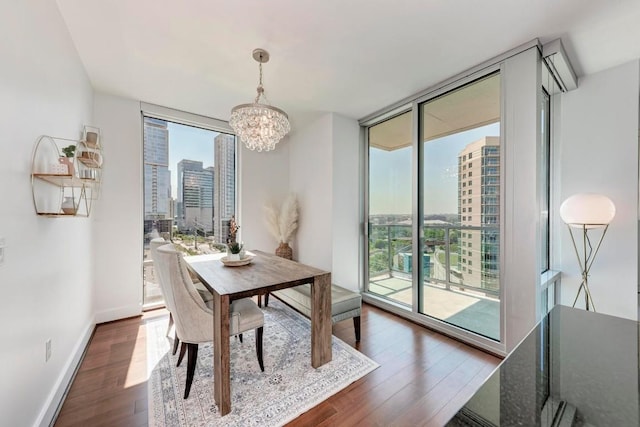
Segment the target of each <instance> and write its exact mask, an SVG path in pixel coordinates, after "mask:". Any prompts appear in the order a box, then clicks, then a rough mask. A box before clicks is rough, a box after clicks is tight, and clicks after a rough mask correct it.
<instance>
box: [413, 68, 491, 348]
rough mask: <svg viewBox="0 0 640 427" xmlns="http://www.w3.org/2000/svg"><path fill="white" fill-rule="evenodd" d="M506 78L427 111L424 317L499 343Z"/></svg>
mask: <svg viewBox="0 0 640 427" xmlns="http://www.w3.org/2000/svg"><path fill="white" fill-rule="evenodd" d="M500 99H501V98H500V74H497V73H496V74H493V75H490V76H488V77H483V78H481V79H479V80H476V81H474V82H472V83H469V84H467V85H464V86H462V87H460V88H457V89H456V90H453V91H451V92H447V93H445V94H443V95H441V96H439V97H437V98H435V99H431V100H429V101H427V102H424V103H423V104H421V105H420V115H419V117H420V120H421V123H420V130H421V133H420V144H422V147H421V148H422V162H421V163H422V171H423V180H422V182H423V188H422V191H421V194H422V208H423V226H424V235H423V239H424V240H423V245H422V251H421V252H422V260H423V263H424V266H423V268H422V271H423V272H424V273H425V274H424V278H423V280H421V281H420V284H421V286H420V288H419V289H420V291H421V292H420V294H421V299H420V301H419V302H420V305H419V311H420V312H421V313H423V314H426V315H428V316H431V317H434V318H436V319H438V320H442V321H445V322H447V323H449V324H452V325H455V326H458V327H460V328H463V329H466V330H468V331H471V332H474V333H476V334H480V335H483V336H485V337H488V338H491V339H494V340H499V339H500V264H499V258H500V212H501V209H500V201H501V197H500V194H501V191H500V182H501V173H500V172H501V162H500V151H501V143H500Z"/></svg>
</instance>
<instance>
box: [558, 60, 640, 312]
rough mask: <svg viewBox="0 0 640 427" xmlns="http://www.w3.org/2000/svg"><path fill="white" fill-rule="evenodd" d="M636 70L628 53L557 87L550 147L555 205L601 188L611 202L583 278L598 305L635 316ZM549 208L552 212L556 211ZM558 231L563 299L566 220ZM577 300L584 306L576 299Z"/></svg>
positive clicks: (572, 269)
mask: <svg viewBox="0 0 640 427" xmlns="http://www.w3.org/2000/svg"><path fill="white" fill-rule="evenodd" d="M639 75H640V72H639V64H638V61H637V60H635V61H632V62H629V63H627V64H624V65H621V66H618V67H615V68H612V69H609V70H605V71H602V72H600V73H597V74H593V75H589V76H586V77H583V78H581V79H580V82H579V86H578V89H576V90H574V91H571V92H568V93H565V94H563V95H562V99H561V119H560V121H561V124H560V130H559V138H558V140H557V142H556V150H557V151H556V153H555V154H556V155H557V156H558V157H559V159H558V162H559V164H560V168H559V171H558V178H559V180H558V181H557V182H558V183H559V191H558V197H557V198H556V200H557V203H556V206H557V207H558V208H559V206H560V203H561V202H562V201H563V200H565V199H566V198H567V197H569V196H571V195H573V194H575V193H582V192H594V193H602V194H605V195H606V196H608V197H609V198H611V200H613V203H614V204H615V205H616V216H615V218H614V220H613V222H612V223H611V225H610V227H609V231H608V232H607V235H606V237H605V240H604V242H603V243H602V246H601V248H600V252H599V253H598V256H597V258H596V260H595V262H594V264H593V268H592V269H591V274H590V277H589V285H590V289H591V293H592V296H593V300H594V303H595V306H596V310H597V311H598V312H600V313H605V314H611V315H614V316H620V317H626V318H629V319H633V320H637V317H638V305H637V304H638V299H637V291H638V224H637V221H638V96H639V80H638V79H639ZM553 214H554V215H556V216H557V215H559V214H558V211H557V210H556V212H554V213H553ZM556 221H558V220H557V219H556ZM558 222H559V221H558ZM560 230H561V233H560V234H559V235H560V242H559V243H560V246H559V251H560V252H559V254H560V262H559V266H558V269H559V270H562V272H563V277H562V301H561V302H562V303H563V304H567V305H570V304H572V303H573V299H574V298H575V295H576V292H577V290H578V285H579V283H580V269H579V268H578V264H577V260H576V258H575V253H574V249H573V246H572V244H571V240H570V237H569V233H568V231H567V229H566V227H565V226H562V227H560ZM580 302H581V303H582V305H580V307H584V302H583V298H581V301H580Z"/></svg>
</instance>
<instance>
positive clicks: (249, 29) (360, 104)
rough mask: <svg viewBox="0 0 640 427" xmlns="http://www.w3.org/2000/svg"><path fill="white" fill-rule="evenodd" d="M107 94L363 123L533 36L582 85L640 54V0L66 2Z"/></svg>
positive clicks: (79, 43) (201, 110)
mask: <svg viewBox="0 0 640 427" xmlns="http://www.w3.org/2000/svg"><path fill="white" fill-rule="evenodd" d="M56 1H57V3H58V6H59V9H60V12H61V15H62V17H63V19H64V21H65V22H66V24H67V27H68V28H69V32H70V34H71V38H72V39H73V41H74V43H75V45H76V47H77V50H78V53H79V55H80V58H81V60H82V62H83V64H84V66H85V68H86V70H87V73H88V75H89V78H90V79H91V82H92V84H93V86H94V88H95V89H96V90H98V91H101V92H106V93H110V94H115V95H119V96H123V97H127V98H133V99H136V100H142V101H145V102H150V103H155V104H159V105H163V106H167V107H172V108H176V109H180V110H184V111H188V112H192V113H197V114H202V115H207V116H210V117H214V118H218V119H222V120H228V119H229V114H230V110H231V108H232V107H233V106H235V105H236V104H241V103H247V102H251V101H252V100H253V98H254V97H255V94H256V93H255V87H256V86H257V81H258V64H257V63H256V62H255V61H254V60H253V58H252V57H251V52H252V51H253V49H254V48H257V47H261V48H264V49H266V50H268V51H269V53H270V54H271V60H270V61H269V62H268V63H267V64H265V65H264V85H265V89H266V92H265V93H266V95H267V98H268V100H269V102H270V103H271V104H273V105H275V106H277V107H280V108H282V109H284V110H285V111H287V112H288V113H289V115H290V116H292V122H293V126H294V127H295V117H296V115H297V114H302V113H307V112H313V111H326V112H329V111H330V112H337V113H339V114H342V115H345V116H347V117H352V118H356V119H357V118H361V117H363V116H365V115H367V114H369V113H372V112H374V111H376V110H378V109H381V108H383V107H385V106H387V105H389V104H391V103H394V102H396V101H399V100H400V99H402V98H405V97H407V96H410V95H412V94H414V93H417V92H419V91H421V90H423V89H425V88H427V87H429V86H432V85H434V84H436V83H438V82H440V81H442V80H444V79H447V78H449V77H451V76H453V75H455V74H457V73H459V72H461V71H464V70H465V69H467V68H470V67H472V66H474V65H476V64H478V63H481V62H484V61H486V60H488V59H490V58H492V57H494V56H496V55H499V54H500V53H502V52H504V51H507V50H509V49H511V48H514V47H517V46H519V45H520V44H523V43H526V42H528V41H530V40H532V39H534V38H539V39H540V41H541V42H542V43H545V42H548V41H551V40H553V39H556V38H558V37H561V38H562V40H563V43H564V46H565V49H566V51H567V53H568V56H569V58H570V60H571V61H572V64H573V66H574V68H575V70H576V73H577V74H578V76H581V75H585V74H590V73H593V72H597V71H600V70H603V69H606V68H609V67H611V66H615V65H618V64H622V63H624V62H627V61H629V60H632V59H636V58H639V57H640V43H638V41H639V40H640V25H638V22H640V1H638V0H615V1H614V0H562V1H558V0H487V1H478V0H456V1H451V0H397V1H389V0H323V1H317V0H235V1H232V0H182V1H175V0H109V1H104V0H56Z"/></svg>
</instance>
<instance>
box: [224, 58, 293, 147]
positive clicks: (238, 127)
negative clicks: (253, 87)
mask: <svg viewBox="0 0 640 427" xmlns="http://www.w3.org/2000/svg"><path fill="white" fill-rule="evenodd" d="M253 59H255V60H256V61H258V63H259V64H260V65H259V67H260V83H259V84H258V88H257V91H258V96H256V99H255V100H254V101H253V103H252V104H240V105H237V106H235V107H233V109H232V110H231V118H230V119H229V125H231V127H232V128H233V130H234V131H235V133H236V135H238V137H240V139H241V140H242V142H244V144H245V145H246V146H247V148H248V149H249V150H257V151H270V150H273V149H274V148H276V144H277V143H278V142H280V140H281V139H282V138H283V137H284V136H285V135H286V134H287V133H288V132H289V131H290V130H291V125H290V124H289V117H288V116H287V113H285V112H284V111H282V110H281V109H279V108H276V107H272V106H271V105H268V104H260V97H261V96H262V97H264V99H265V101H266V96H265V95H264V87H263V86H262V64H263V63H265V62H267V61H269V52H267V51H266V50H264V49H255V50H254V51H253Z"/></svg>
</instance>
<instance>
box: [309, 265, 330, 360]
mask: <svg viewBox="0 0 640 427" xmlns="http://www.w3.org/2000/svg"><path fill="white" fill-rule="evenodd" d="M330 361H331V273H326V274H322V275H319V276H315V277H314V278H313V284H312V285H311V366H313V367H314V368H318V367H320V366H322V365H324V364H325V363H327V362H330Z"/></svg>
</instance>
